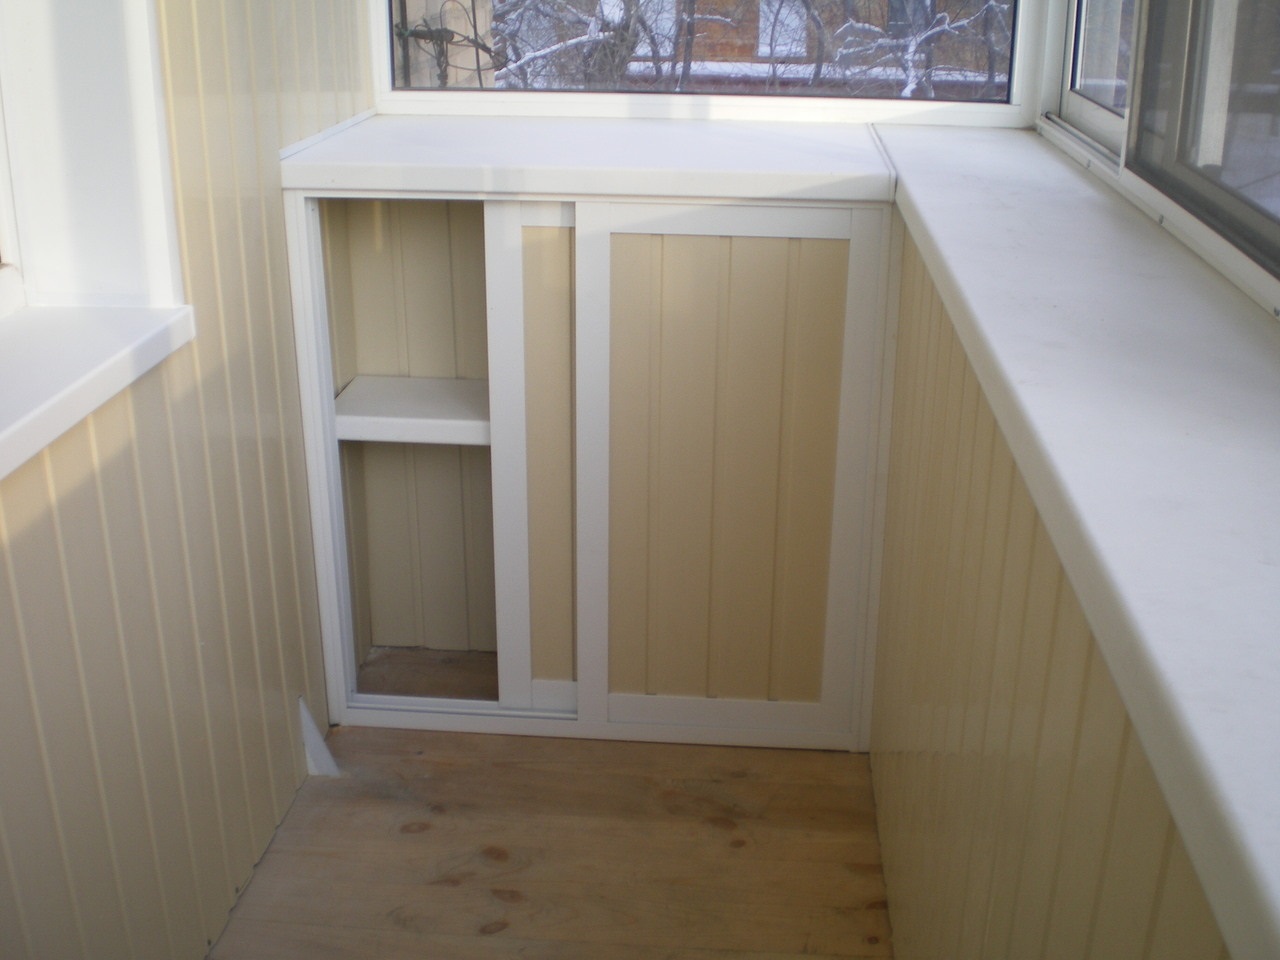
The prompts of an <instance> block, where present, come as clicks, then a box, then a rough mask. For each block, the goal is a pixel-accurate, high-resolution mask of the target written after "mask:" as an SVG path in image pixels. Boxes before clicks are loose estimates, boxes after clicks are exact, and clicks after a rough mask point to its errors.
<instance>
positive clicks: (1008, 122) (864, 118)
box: [365, 0, 1057, 127]
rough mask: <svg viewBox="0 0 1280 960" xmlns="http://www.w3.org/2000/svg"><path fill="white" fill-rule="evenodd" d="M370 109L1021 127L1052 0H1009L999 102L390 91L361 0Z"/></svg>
mask: <svg viewBox="0 0 1280 960" xmlns="http://www.w3.org/2000/svg"><path fill="white" fill-rule="evenodd" d="M365 2H366V10H367V16H368V20H367V22H368V23H369V41H370V64H371V67H372V70H373V89H374V98H375V109H376V112H377V113H384V114H411V115H436V116H440V115H447V116H484V117H503V116H524V117H530V116H542V117H575V118H576V117H602V118H629V117H634V118H646V119H663V120H667V119H670V120H738V121H780V122H816V123H894V122H901V123H921V124H944V125H952V126H983V127H1029V126H1031V125H1033V124H1034V123H1035V121H1036V118H1037V117H1038V116H1039V115H1040V113H1041V112H1042V110H1043V104H1042V96H1041V93H1042V75H1041V74H1042V63H1043V52H1044V44H1043V42H1042V40H1043V37H1044V33H1045V30H1046V28H1049V27H1051V26H1052V24H1053V19H1052V17H1051V16H1050V15H1049V10H1050V8H1051V7H1052V6H1054V5H1055V4H1056V3H1057V0H1047V2H1046V0H1017V3H1018V9H1017V11H1016V15H1015V18H1014V36H1013V61H1012V66H1011V70H1012V83H1011V87H1010V91H1009V101H1008V102H1007V103H955V102H946V101H936V100H933V101H931V100H859V99H853V98H837V97H751V96H724V95H720V96H716V95H705V94H649V93H642V94H625V93H577V92H568V91H554V92H553V91H548V92H533V91H501V92H500V91H494V90H447V91H440V90H395V89H393V88H392V76H391V17H390V8H389V5H388V3H387V0H365Z"/></svg>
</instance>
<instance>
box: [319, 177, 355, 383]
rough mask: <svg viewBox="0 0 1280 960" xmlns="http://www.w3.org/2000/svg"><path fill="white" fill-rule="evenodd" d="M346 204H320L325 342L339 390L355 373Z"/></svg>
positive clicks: (332, 202) (335, 201)
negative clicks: (327, 341) (322, 241)
mask: <svg viewBox="0 0 1280 960" xmlns="http://www.w3.org/2000/svg"><path fill="white" fill-rule="evenodd" d="M349 207H350V204H349V203H348V202H347V201H345V200H325V201H323V202H322V203H321V204H320V223H321V231H322V234H323V237H324V283H325V298H326V299H327V300H328V306H329V317H328V320H329V344H330V347H331V349H332V351H333V385H334V388H335V389H336V390H341V389H342V388H343V387H345V386H346V385H347V384H348V383H350V382H351V380H352V378H353V377H355V375H356V329H355V313H354V311H355V304H354V301H353V300H352V289H351V236H350V231H349V230H348V227H347V220H348V210H349Z"/></svg>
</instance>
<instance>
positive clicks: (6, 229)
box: [0, 85, 27, 320]
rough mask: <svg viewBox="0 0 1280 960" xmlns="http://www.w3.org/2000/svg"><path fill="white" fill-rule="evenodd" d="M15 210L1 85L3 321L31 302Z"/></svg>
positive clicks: (0, 296)
mask: <svg viewBox="0 0 1280 960" xmlns="http://www.w3.org/2000/svg"><path fill="white" fill-rule="evenodd" d="M13 211H14V207H13V178H12V177H11V175H10V173H9V135H8V131H7V129H6V127H5V122H4V88H3V85H0V320H2V319H4V318H5V317H7V316H8V315H9V314H11V313H13V312H14V311H15V310H17V309H19V308H20V307H23V306H25V305H26V302H27V299H26V291H25V290H24V289H23V285H22V268H21V263H22V253H21V250H20V249H19V247H18V224H17V220H16V219H15V218H14V212H13Z"/></svg>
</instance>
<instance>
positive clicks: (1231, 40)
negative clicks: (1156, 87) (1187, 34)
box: [1179, 0, 1280, 218]
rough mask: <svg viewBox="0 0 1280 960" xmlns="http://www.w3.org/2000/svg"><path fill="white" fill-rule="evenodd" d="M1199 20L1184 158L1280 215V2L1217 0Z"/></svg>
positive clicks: (1216, 180)
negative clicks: (1192, 92)
mask: <svg viewBox="0 0 1280 960" xmlns="http://www.w3.org/2000/svg"><path fill="white" fill-rule="evenodd" d="M1198 27H1199V30H1198V43H1197V51H1198V57H1199V62H1198V64H1196V65H1195V71H1196V72H1195V78H1196V79H1195V86H1194V96H1193V98H1192V100H1191V103H1190V112H1189V115H1188V120H1187V127H1186V129H1187V136H1186V137H1185V138H1184V140H1183V144H1182V148H1181V150H1180V154H1179V159H1180V160H1181V161H1182V162H1183V163H1186V164H1188V165H1190V166H1192V167H1193V168H1195V169H1196V170H1197V171H1199V172H1200V173H1201V174H1203V175H1204V176H1206V177H1208V178H1209V179H1211V180H1213V181H1214V182H1216V183H1217V184H1218V185H1219V186H1222V187H1224V188H1226V189H1227V190H1229V191H1231V192H1232V193H1234V194H1235V195H1236V196H1238V197H1240V198H1241V199H1242V200H1245V201H1246V202H1248V203H1250V204H1252V205H1253V206H1254V207H1257V208H1259V209H1261V210H1264V211H1265V212H1267V213H1268V214H1270V215H1271V216H1272V217H1277V218H1280V4H1277V3H1276V2H1275V0H1212V2H1210V3H1206V4H1204V6H1203V8H1202V9H1201V12H1200V17H1199V20H1198Z"/></svg>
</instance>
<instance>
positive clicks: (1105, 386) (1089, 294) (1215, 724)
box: [878, 127, 1280, 960]
mask: <svg viewBox="0 0 1280 960" xmlns="http://www.w3.org/2000/svg"><path fill="white" fill-rule="evenodd" d="M878 132H879V133H880V134H881V137H882V139H883V142H884V143H885V145H886V148H887V151H888V154H889V157H890V160H891V162H892V163H893V165H894V167H895V169H896V171H897V173H898V176H899V181H898V183H899V185H898V192H897V197H896V201H897V204H898V207H899V209H900V211H901V213H902V216H903V218H904V219H905V220H906V223H907V225H908V227H909V229H910V230H911V233H912V235H913V236H914V238H915V240H916V242H917V244H918V245H919V247H920V249H921V254H922V256H923V257H924V259H925V262H926V264H927V265H928V267H929V270H930V273H931V275H932V276H933V278H934V281H935V283H936V284H937V286H938V289H939V292H940V294H941V296H942V298H943V301H944V303H945V305H946V307H947V309H948V312H949V313H950V315H951V317H952V319H953V321H954V323H955V325H956V328H957V332H958V334H959V336H960V339H961V341H962V342H963V343H964V345H965V349H966V351H967V353H968V354H969V357H970V360H971V362H972V363H973V366H974V369H975V372H976V373H977V375H978V378H979V380H980V381H981V383H982V385H983V388H984V390H985V391H986V394H987V397H988V398H989V400H990V402H991V405H992V408H993V410H994V412H995V415H996V418H997V420H998V422H999V423H1000V426H1001V428H1002V430H1003V431H1004V433H1005V435H1006V437H1007V438H1008V440H1009V444H1010V447H1011V448H1012V450H1013V453H1014V456H1015V459H1016V460H1017V462H1018V465H1019V467H1020V468H1021V470H1022V472H1023V474H1024V476H1025V477H1026V480H1027V485H1028V487H1029V489H1030V491H1031V493H1032V495H1033V497H1034V499H1035V501H1036V504H1037V506H1038V507H1039V509H1040V512H1041V514H1042V516H1043V518H1044V522H1045V526H1046V528H1047V529H1048V531H1049V533H1050V535H1051V537H1052V539H1053V542H1054V544H1055V546H1056V547H1057V549H1058V552H1059V554H1060V555H1061V558H1062V561H1063V565H1064V567H1065V568H1066V570H1067V573H1068V576H1069V577H1070V579H1071V582H1072V584H1073V586H1074V587H1075V589H1076V592H1077V593H1078V594H1079V596H1080V599H1081V602H1082V604H1083V606H1084V609H1085V611H1086V613H1087V615H1088V618H1089V622H1090V624H1091V626H1092V627H1093V630H1094V633H1095V635H1096V637H1097V641H1098V644H1099V647H1100V649H1101V650H1102V653H1103V655H1104V656H1105V658H1106V660H1107V663H1108V665H1109V666H1110V668H1111V670H1112V673H1113V674H1114V676H1115V679H1116V682H1117V685H1118V687H1119V688H1120V691H1121V693H1122V695H1123V697H1124V701H1125V704H1126V706H1127V708H1128V710H1129V713H1130V716H1131V717H1132V720H1133V723H1134V726H1135V728H1136V729H1137V731H1138V733H1139V736H1140V737H1141V739H1142V743H1143V745H1144V747H1145V748H1146V751H1147V753H1148V755H1149V757H1150V759H1151V763H1152V766H1153V768H1154V769H1155V771H1156V774H1157V776H1158V778H1159V780H1160V782H1161V785H1162V786H1163V788H1164V792H1165V796H1166V799H1167V801H1168V803H1169V806H1170V808H1171V810H1172V812H1173V815H1174V818H1175V820H1176V821H1177V823H1178V826H1179V828H1180V829H1181V831H1182V834H1183V838H1184V840H1185V842H1186V845H1187V848H1188V851H1189V852H1190V854H1191V856H1192V859H1193V861H1194V862H1195V864H1196V867H1197V870H1198V872H1199V875H1200V879H1201V882H1202V883H1203V885H1204V887H1205V891H1206V893H1207V895H1208V897H1209V901H1210V903H1211V904H1212V906H1213V908H1214V912H1215V915H1216V916H1217V919H1218V922H1219V924H1220V925H1221V927H1222V930H1223V934H1224V937H1225V939H1226V941H1227V945H1228V947H1229V948H1230V950H1231V954H1232V956H1233V957H1234V958H1235V960H1248V958H1255V957H1256V958H1263V957H1277V956H1280V804H1277V801H1276V798H1277V797H1280V739H1278V738H1277V736H1276V734H1277V732H1280V696H1278V695H1277V691H1280V496H1278V493H1277V492H1278V491H1280V428H1278V427H1277V424H1280V324H1277V323H1276V322H1275V321H1274V320H1273V319H1272V318H1271V317H1270V315H1269V314H1268V313H1267V312H1266V311H1264V310H1263V309H1261V308H1260V307H1258V306H1257V305H1256V304H1255V303H1254V302H1253V301H1252V300H1250V299H1249V298H1248V297H1247V296H1246V295H1245V294H1244V293H1242V292H1241V291H1240V290H1239V289H1238V288H1237V287H1235V286H1233V285H1231V284H1230V283H1228V282H1227V281H1226V280H1225V279H1223V277H1222V276H1221V275H1220V274H1218V273H1216V272H1215V271H1214V270H1213V269H1212V268H1210V267H1209V266H1208V265H1207V264H1206V263H1205V262H1204V261H1203V260H1201V259H1199V258H1198V257H1196V256H1195V255H1194V254H1193V253H1191V252H1190V251H1189V250H1188V249H1187V248H1185V247H1184V246H1182V245H1181V244H1180V243H1178V242H1177V241H1175V240H1174V239H1172V238H1171V237H1170V236H1169V235H1168V234H1167V233H1165V232H1164V231H1162V230H1161V229H1160V228H1159V227H1158V226H1157V225H1156V224H1155V223H1153V222H1152V221H1151V220H1150V219H1148V218H1147V217H1146V216H1144V215H1143V214H1142V213H1141V212H1140V211H1139V210H1138V209H1137V208H1135V207H1133V206H1131V205H1129V204H1127V203H1126V202H1124V201H1123V200H1121V199H1120V198H1119V197H1118V196H1117V195H1116V194H1115V193H1114V192H1112V191H1110V190H1109V189H1107V188H1106V187H1105V186H1103V185H1102V184H1101V183H1099V182H1097V181H1096V180H1095V179H1093V178H1092V177H1091V176H1090V175H1089V174H1087V173H1085V171H1083V170H1082V169H1080V168H1079V167H1077V166H1076V165H1075V164H1073V163H1072V162H1070V161H1069V160H1067V159H1066V158H1065V157H1063V156H1062V155H1061V154H1059V153H1057V152H1056V151H1055V150H1054V149H1053V148H1052V147H1050V146H1049V145H1047V144H1046V143H1045V142H1044V141H1043V140H1042V139H1041V138H1039V137H1037V136H1036V135H1035V134H1034V133H1030V132H1016V131H997V130H960V129H949V130H943V129H925V128H910V127H882V128H879V131H878Z"/></svg>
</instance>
